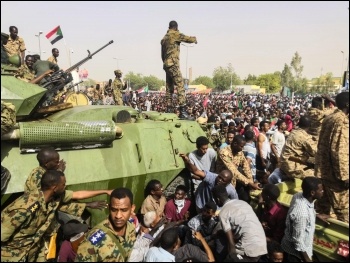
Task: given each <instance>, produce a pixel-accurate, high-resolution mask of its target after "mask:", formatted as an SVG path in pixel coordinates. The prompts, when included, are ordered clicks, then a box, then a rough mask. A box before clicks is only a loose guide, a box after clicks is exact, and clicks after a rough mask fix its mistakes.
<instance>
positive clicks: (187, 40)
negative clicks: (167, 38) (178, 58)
mask: <svg viewBox="0 0 350 263" xmlns="http://www.w3.org/2000/svg"><path fill="white" fill-rule="evenodd" d="M179 42H185V43H196V44H197V38H196V37H191V36H186V35H184V34H182V33H180V34H179Z"/></svg>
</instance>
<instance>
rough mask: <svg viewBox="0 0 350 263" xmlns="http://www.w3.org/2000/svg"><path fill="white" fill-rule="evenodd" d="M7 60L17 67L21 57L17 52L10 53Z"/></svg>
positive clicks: (19, 64)
mask: <svg viewBox="0 0 350 263" xmlns="http://www.w3.org/2000/svg"><path fill="white" fill-rule="evenodd" d="M9 62H10V63H11V64H12V65H15V66H16V67H19V66H21V57H20V56H19V55H18V54H16V55H12V56H11V57H9Z"/></svg>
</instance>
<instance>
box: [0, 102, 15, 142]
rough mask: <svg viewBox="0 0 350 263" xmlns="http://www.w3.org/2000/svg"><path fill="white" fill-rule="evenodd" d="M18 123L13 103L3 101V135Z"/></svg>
mask: <svg viewBox="0 0 350 263" xmlns="http://www.w3.org/2000/svg"><path fill="white" fill-rule="evenodd" d="M15 124H16V110H15V106H14V105H13V104H12V103H9V102H4V101H1V136H2V135H4V134H5V133H7V132H9V131H10V130H11V129H12V127H13V126H14V125H15Z"/></svg>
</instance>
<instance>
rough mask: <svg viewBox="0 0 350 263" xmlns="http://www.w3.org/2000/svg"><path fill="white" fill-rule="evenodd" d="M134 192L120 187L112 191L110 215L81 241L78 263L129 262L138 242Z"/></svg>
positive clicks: (77, 257) (76, 259)
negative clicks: (132, 221)
mask: <svg viewBox="0 0 350 263" xmlns="http://www.w3.org/2000/svg"><path fill="white" fill-rule="evenodd" d="M134 209H135V205H134V204H133V194H132V192H131V191H130V190H129V189H127V188H117V189H115V190H114V191H113V192H112V194H111V199H110V203H109V217H108V218H107V219H105V220H104V221H102V222H101V223H99V224H98V225H96V226H95V227H94V228H93V229H92V230H91V231H90V232H89V233H88V234H87V237H86V239H85V240H84V241H83V242H82V243H81V244H80V246H79V248H78V252H77V256H76V258H75V262H126V261H127V260H128V258H129V256H130V253H131V250H132V247H133V246H134V243H135V241H136V232H135V227H134V224H132V223H130V222H129V218H130V216H131V214H132V213H133V212H134Z"/></svg>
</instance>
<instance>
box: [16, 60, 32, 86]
mask: <svg viewBox="0 0 350 263" xmlns="http://www.w3.org/2000/svg"><path fill="white" fill-rule="evenodd" d="M15 77H16V78H18V79H20V80H23V81H25V82H30V81H31V80H33V79H34V77H35V71H34V69H29V68H28V66H27V65H26V64H24V65H22V66H20V67H19V68H18V70H17V71H16V73H15Z"/></svg>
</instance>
